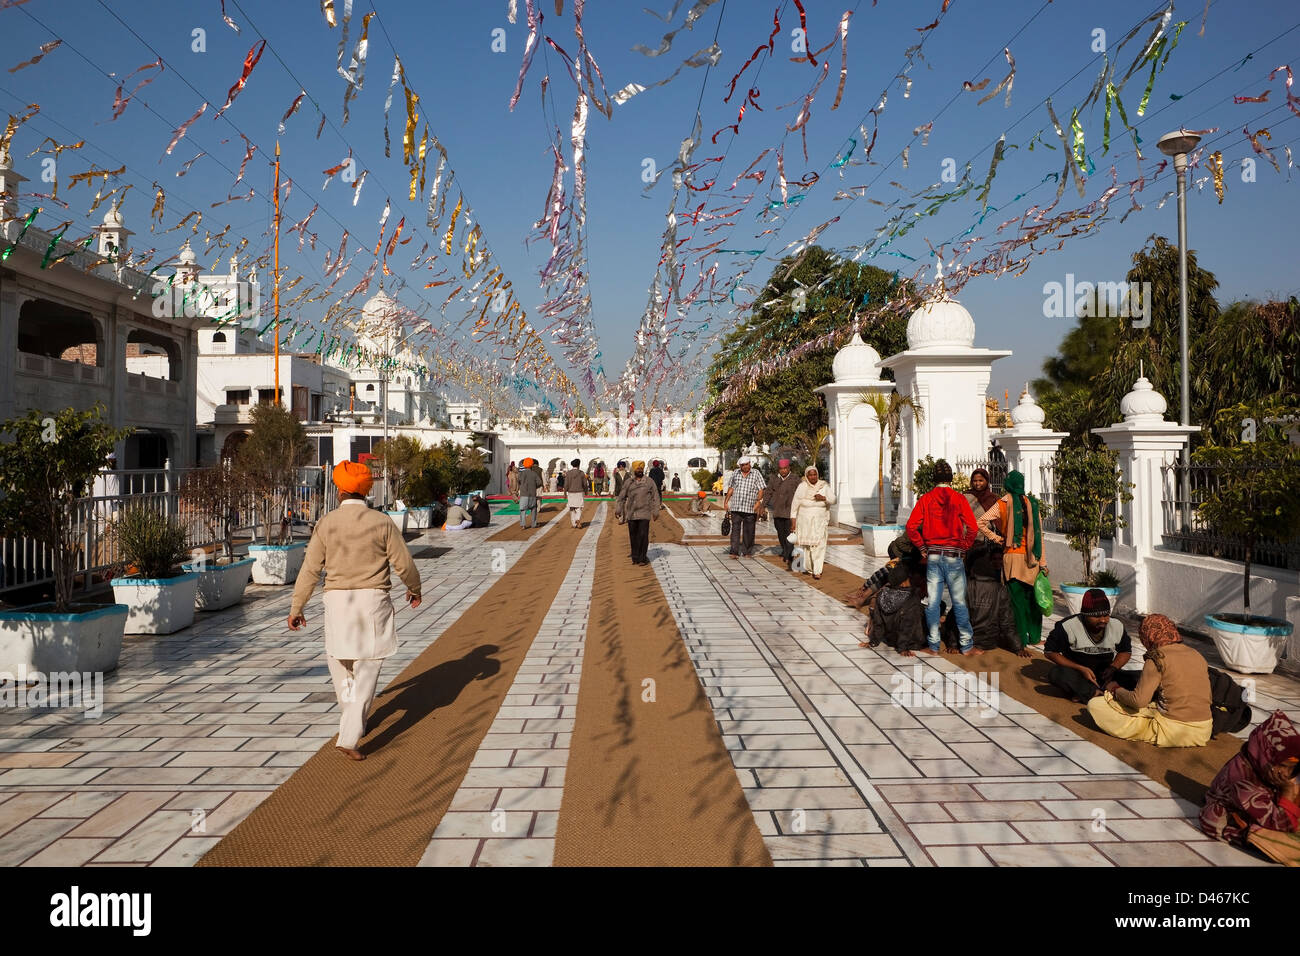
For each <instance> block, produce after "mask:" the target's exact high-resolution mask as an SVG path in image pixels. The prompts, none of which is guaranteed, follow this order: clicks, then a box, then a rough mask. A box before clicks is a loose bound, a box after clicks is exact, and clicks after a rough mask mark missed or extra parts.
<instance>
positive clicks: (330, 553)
mask: <svg viewBox="0 0 1300 956" xmlns="http://www.w3.org/2000/svg"><path fill="white" fill-rule="evenodd" d="M333 474H334V485H335V487H336V488H337V489H338V496H339V506H338V507H337V508H335V509H334V510H333V511H331V512H330V513H329V514H327V515H326V516H325V517H323V518H321V519H320V521H318V522H316V530H315V531H314V532H313V533H312V536H311V541H310V542H308V544H307V555H306V557H305V558H304V560H303V566H302V571H300V572H299V574H298V582H297V584H296V585H295V586H294V589H293V602H292V604H291V605H290V607H289V630H291V631H296V630H299V629H300V628H302V627H303V626H304V625H305V624H306V623H307V618H306V617H305V616H303V608H304V606H305V605H306V604H307V601H308V600H309V599H310V598H311V594H312V591H313V590H315V588H316V584H317V582H318V581H319V579H320V573H321V571H324V572H325V593H324V595H323V599H324V605H325V607H324V612H323V613H324V619H325V660H326V663H328V664H329V669H330V676H331V677H332V678H333V679H334V691H335V694H336V695H337V697H338V701H339V706H340V707H341V708H342V714H341V715H340V717H339V736H338V741H337V743H336V746H337V747H338V749H339V750H341V751H343V753H344V754H346V755H347V756H348V757H350V758H351V759H353V760H364V759H365V756H364V755H363V754H362V753H361V751H360V750H359V749H358V744H359V743H360V742H361V737H362V736H363V735H364V734H365V731H366V718H367V717H368V716H369V715H370V705H371V704H372V703H373V702H374V699H375V690H376V688H377V687H378V686H379V669H380V667H382V666H383V663H384V658H385V657H391V656H392V655H393V654H395V653H397V629H396V626H395V623H394V618H393V604H392V601H391V600H390V599H389V596H388V590H389V587H390V586H391V585H390V583H389V582H390V579H391V578H392V574H393V571H396V572H397V574H398V576H399V577H400V578H401V579H402V583H403V584H405V585H406V588H407V591H406V600H407V602H408V603H409V604H410V605H411V607H412V608H413V609H414V608H418V607H419V606H420V574H419V572H418V571H417V570H416V569H415V562H414V561H412V560H411V552H410V551H409V550H407V547H406V542H405V541H403V540H402V534H401V532H400V531H398V529H397V525H395V524H393V522H392V521H391V520H390V519H389V518H388V516H387V515H385V514H383V512H380V511H375V510H372V509H371V508H368V507H367V506H366V492H368V491H369V490H370V488H371V486H372V485H373V484H374V478H373V477H372V476H371V474H370V469H369V467H367V466H366V465H363V464H360V463H359V462H355V461H343V462H339V464H338V465H336V466H335V468H334V473H333Z"/></svg>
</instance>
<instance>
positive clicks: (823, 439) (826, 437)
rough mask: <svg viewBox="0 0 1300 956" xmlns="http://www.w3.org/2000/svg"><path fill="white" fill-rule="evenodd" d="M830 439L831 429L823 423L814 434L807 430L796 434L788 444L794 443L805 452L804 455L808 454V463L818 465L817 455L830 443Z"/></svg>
mask: <svg viewBox="0 0 1300 956" xmlns="http://www.w3.org/2000/svg"><path fill="white" fill-rule="evenodd" d="M830 440H831V430H830V429H829V428H827V427H826V426H825V425H823V426H821V428H819V429H817V430H816V431H815V432H813V433H812V434H808V433H807V432H805V433H803V434H800V435H794V436H793V437H791V438H790V439H789V440H788V442H787V444H790V445H794V446H795V447H796V448H798V449H799V450H800V451H801V452H803V453H804V455H806V456H807V462H808V464H810V465H816V464H817V456H818V455H819V454H821V450H822V449H823V448H824V447H826V446H827V445H828V444H830ZM805 467H806V466H805Z"/></svg>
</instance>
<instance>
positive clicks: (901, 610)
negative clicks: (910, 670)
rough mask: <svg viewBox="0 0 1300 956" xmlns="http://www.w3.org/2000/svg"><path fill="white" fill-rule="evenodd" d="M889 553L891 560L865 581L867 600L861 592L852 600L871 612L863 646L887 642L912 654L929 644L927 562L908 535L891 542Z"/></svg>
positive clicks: (901, 651)
mask: <svg viewBox="0 0 1300 956" xmlns="http://www.w3.org/2000/svg"><path fill="white" fill-rule="evenodd" d="M888 555H889V562H888V563H887V564H886V565H885V566H884V567H883V568H879V569H878V570H877V571H876V572H875V573H874V574H873V575H872V576H871V577H869V578H867V580H865V581H863V582H862V591H863V592H865V600H864V595H863V594H858V595H856V596H854V598H853V599H852V600H849V603H850V604H854V605H858V606H861V607H862V608H863V609H864V610H865V611H866V612H867V626H866V628H865V637H866V639H865V640H863V641H860V642H859V646H861V647H876V646H878V645H879V644H881V643H884V644H887V645H888V646H889V647H892V648H894V649H895V650H896V651H898V652H899V653H900V654H903V655H905V656H911V652H912V651H914V650H916V649H917V648H921V647H924V646H926V635H925V617H924V608H922V606H921V598H922V597H923V596H924V594H925V562H924V561H923V560H921V553H920V552H919V551H918V550H917V549H916V548H915V547H913V546H912V542H911V541H909V540H908V539H907V535H906V534H900V535H899V536H898V537H897V538H896V539H894V541H892V542H891V543H890V545H889V550H888ZM859 602H861V603H860V604H859Z"/></svg>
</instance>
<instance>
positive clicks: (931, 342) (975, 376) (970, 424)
mask: <svg viewBox="0 0 1300 956" xmlns="http://www.w3.org/2000/svg"><path fill="white" fill-rule="evenodd" d="M935 276H936V279H938V288H937V290H936V291H935V292H934V293H933V294H932V295H931V297H930V299H929V301H927V302H926V303H925V304H924V305H922V306H921V307H920V308H919V309H917V310H916V311H915V312H913V313H912V317H911V318H910V319H909V320H908V323H907V350H906V351H903V352H899V353H898V354H897V355H891V356H889V357H888V358H887V359H884V360H882V361H881V363H880V367H881V368H888V369H892V370H893V372H894V381H895V383H896V386H897V388H898V391H899V393H900V394H902V395H907V396H911V398H912V400H913V401H914V402H915V403H916V405H917V407H918V408H919V409H921V412H922V420H921V421H920V422H917V421H914V420H913V418H912V416H910V415H904V416H903V421H902V427H901V429H900V435H899V438H900V442H901V446H902V447H901V450H900V461H901V471H902V474H901V476H900V478H901V486H902V492H901V498H900V502H899V509H898V516H897V518H896V520H897V521H898V522H900V523H902V522H906V520H907V517H908V516H909V515H910V514H911V512H912V508H913V507H915V505H916V496H915V494H913V492H912V478H913V476H914V475H915V474H916V462H917V460H918V459H922V458H925V457H926V456H927V455H930V456H933V457H934V458H936V459H937V458H945V459H947V460H948V462H949V463H952V462H954V461H956V460H959V459H984V458H987V457H988V448H989V431H988V421H987V418H986V413H985V403H984V400H985V394H986V392H987V391H988V386H989V379H990V377H991V376H992V371H993V363H994V362H996V361H997V360H998V359H1001V358H1006V357H1007V356H1009V355H1011V354H1012V353H1011V351H1010V350H995V349H984V348H976V347H975V320H974V319H973V318H972V317H971V314H970V313H969V312H967V311H966V309H965V308H964V307H963V306H962V305H961V303H959V302H958V301H957V300H956V299H954V298H952V296H951V295H949V294H948V291H947V289H945V288H944V285H943V275H942V270H941V268H939V267H936V270H935Z"/></svg>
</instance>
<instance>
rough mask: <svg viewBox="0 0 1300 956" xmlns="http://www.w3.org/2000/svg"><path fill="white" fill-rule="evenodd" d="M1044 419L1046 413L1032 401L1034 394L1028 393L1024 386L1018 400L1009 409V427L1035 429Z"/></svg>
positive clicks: (1024, 429) (1045, 418)
mask: <svg viewBox="0 0 1300 956" xmlns="http://www.w3.org/2000/svg"><path fill="white" fill-rule="evenodd" d="M1046 420H1047V413H1046V412H1044V411H1043V409H1042V407H1041V406H1039V404H1038V403H1037V402H1036V401H1034V396H1032V395H1030V394H1029V389H1028V387H1026V388H1025V390H1024V392H1023V393H1022V394H1021V396H1020V402H1019V403H1018V404H1017V405H1016V407H1015V408H1013V409H1011V427H1013V428H1019V429H1020V430H1021V431H1037V430H1039V429H1041V428H1042V427H1043V422H1045V421H1046ZM1022 426H1023V427H1022Z"/></svg>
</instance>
